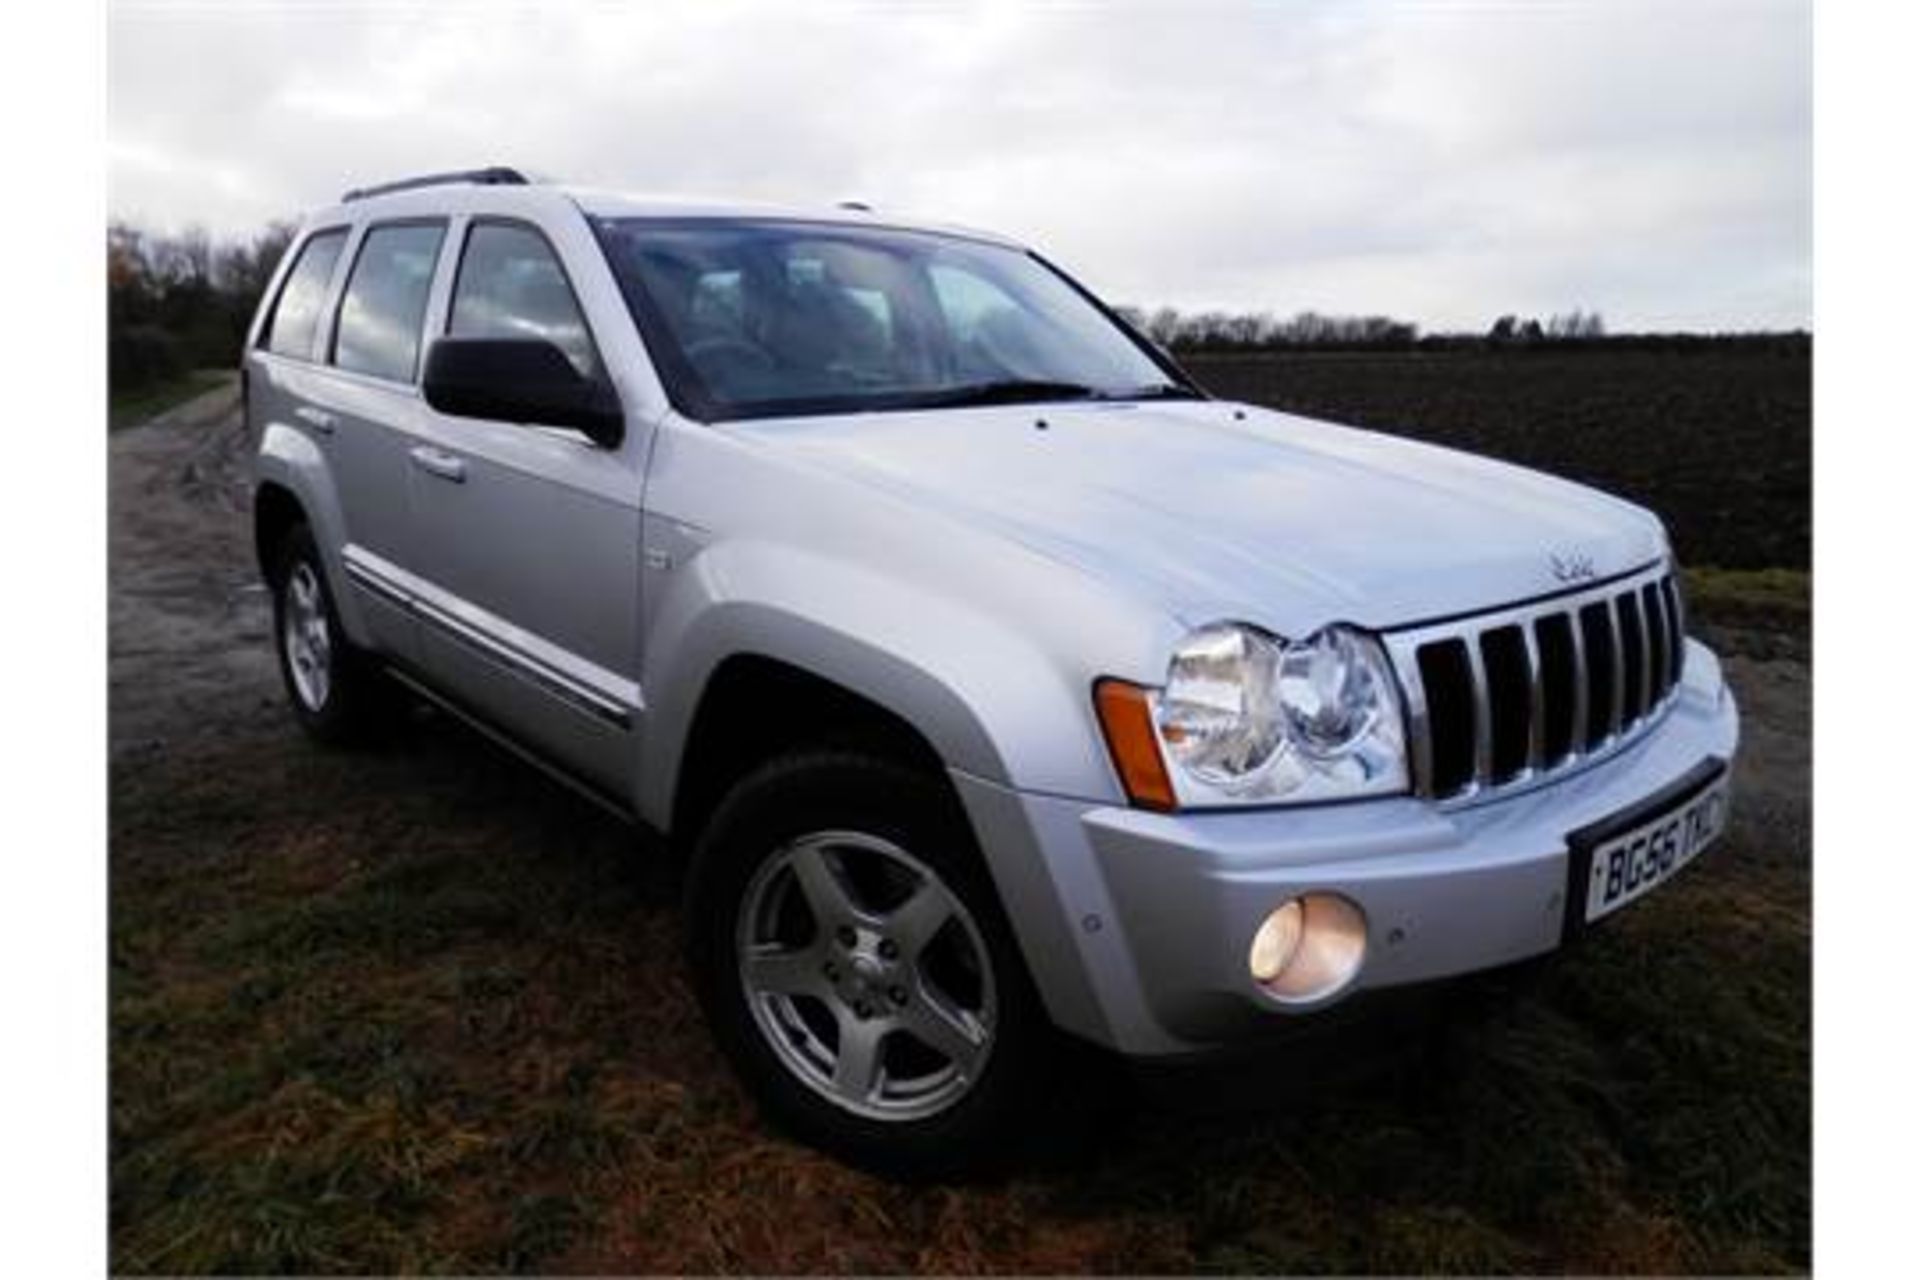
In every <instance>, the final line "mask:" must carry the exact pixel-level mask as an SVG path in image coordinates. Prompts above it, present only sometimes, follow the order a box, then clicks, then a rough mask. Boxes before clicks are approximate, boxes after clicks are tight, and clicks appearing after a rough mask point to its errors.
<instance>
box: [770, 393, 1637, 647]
mask: <svg viewBox="0 0 1920 1280" xmlns="http://www.w3.org/2000/svg"><path fill="white" fill-rule="evenodd" d="M752 430H753V431H754V433H755V434H756V435H764V438H765V439H766V440H767V441H768V442H769V443H770V444H772V445H773V447H775V448H777V449H780V450H783V451H791V452H792V453H793V454H794V455H795V456H796V457H797V458H798V457H803V458H805V459H806V460H808V461H810V462H812V463H814V464H816V465H821V466H825V467H828V468H831V469H832V470H834V471H837V472H839V473H841V474H844V475H847V476H849V477H852V478H856V479H860V480H863V481H865V482H867V483H870V484H872V485H876V486H879V487H881V488H883V489H886V490H889V491H891V492H893V493H895V494H897V495H900V496H903V497H904V498H906V499H907V500H908V501H910V502H912V503H913V504H914V505H915V506H916V507H919V508H921V509H933V510H938V511H942V512H945V513H947V514H949V515H951V516H953V517H955V518H959V519H962V520H966V521H968V522H970V523H972V524H974V525H976V526H983V527H986V528H989V529H991V530H994V531H997V532H999V533H1000V534H1002V535H1004V536H1005V537H1007V538H1010V539H1013V540H1014V541H1016V542H1018V543H1020V544H1022V545H1024V546H1026V547H1028V548H1030V549H1032V550H1033V551H1036V552H1038V553H1040V554H1043V555H1046V556H1048V557H1051V558H1053V559H1055V560H1059V561H1063V562H1066V563H1069V564H1072V565H1074V566H1077V567H1079V568H1081V569H1083V570H1085V571H1087V572H1089V573H1095V574H1099V575H1101V576H1103V577H1105V578H1107V579H1110V580H1111V581H1113V582H1114V583H1115V584H1117V585H1119V586H1121V587H1122V588H1123V589H1127V590H1131V591H1135V592H1138V593H1142V594H1145V595H1148V596H1150V597H1152V599H1153V601H1154V602H1155V603H1156V604H1158V605H1160V606H1162V607H1164V608H1166V609H1167V610H1169V611H1170V612H1172V613H1173V615H1174V616H1175V617H1177V618H1179V619H1180V620H1182V621H1183V622H1186V623H1189V624H1199V623H1203V622H1208V621H1215V620H1221V619H1237V620H1244V621H1249V622H1255V623H1258V624H1260V625H1263V626H1266V627H1269V628H1271V629H1273V630H1274V631H1276V632H1278V633H1280V634H1292V635H1300V634H1305V633H1306V632H1309V631H1311V630H1313V629H1314V628H1317V627H1319V626H1323V625H1325V624H1327V623H1329V622H1337V621H1340V622H1351V623H1355V624H1358V625H1361V626H1368V627H1375V628H1385V627H1392V626H1398V625H1405V624H1408V623H1412V622H1417V621H1424V620H1427V619H1431V618H1436V617H1439V616H1442V615H1447V614H1454V613H1461V612H1467V611H1471V610H1475V609H1481V608H1489V607H1492V606H1495V605H1500V604H1504V603H1508V602H1510V601H1515V600H1520V599H1525V598H1529V597H1533V596H1538V595H1543V594H1547V593H1551V592H1554V591H1558V590H1563V589H1565V588H1567V587H1568V586H1570V585H1575V584H1577V583H1578V582H1579V581H1581V580H1584V578H1586V577H1589V576H1591V577H1606V576H1609V575H1611V574H1616V573H1623V572H1626V571H1628V570H1631V569H1634V568H1637V567H1639V566H1641V565H1644V564H1646V563H1648V562H1649V561H1652V560H1654V559H1656V558H1658V557H1660V556H1662V555H1664V554H1666V536H1665V533H1664V532H1663V530H1662V528H1661V526H1660V523H1659V521H1657V520H1656V519H1654V518H1653V517H1652V516H1651V515H1649V514H1648V513H1647V512H1645V511H1643V510H1641V509H1640V508H1638V507H1634V506H1632V505H1630V504H1628V503H1625V502H1622V501H1620V500H1619V499H1616V498H1611V497H1608V496H1607V495H1605V494H1602V493H1599V492H1596V491H1595V490H1592V489H1589V488H1586V487H1584V486H1581V485H1577V484H1574V483H1571V482H1569V481H1565V480H1559V479H1555V478H1553V477H1551V476H1546V475H1542V474H1540V473H1539V472H1535V471H1528V470H1525V469H1523V468H1520V467H1516V466H1511V465H1508V464H1505V463H1499V462H1494V461H1491V460H1489V459H1485V458H1479V457H1475V456H1473V455H1470V454H1464V453H1459V452H1455V451H1453V450H1448V449H1441V448H1437V447H1435V446H1431V445H1425V444H1420V443H1416V442H1414V441H1410V440H1406V439H1402V438H1399V437H1395V436H1389V435H1383V434H1379V433H1376V432H1369V431H1360V430H1355V429H1352V428H1347V427H1339V426H1334V425H1332V424H1329V423H1323V422H1316V421H1313V420H1311V419H1307V418H1299V417H1294V416H1291V415H1287V414H1279V413H1273V412H1271V411H1268V410H1263V409H1257V408H1253V407H1250V406H1239V405H1231V404H1226V403H1222V402H1219V401H1194V402H1185V401H1170V402H1165V403H1151V402H1148V403H1134V404H1126V403H1086V404H1049V405H1021V406H1012V407H992V408H978V409H962V410H951V409H949V410H942V411H938V412H909V413H876V414H861V415H849V416H845V417H834V418H814V419H792V420H787V421H783V422H778V423H774V422H766V423H761V424H756V425H755V426H754V427H753V428H752Z"/></svg>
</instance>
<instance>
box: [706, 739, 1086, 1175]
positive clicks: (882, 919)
mask: <svg viewBox="0 0 1920 1280" xmlns="http://www.w3.org/2000/svg"><path fill="white" fill-rule="evenodd" d="M687 930H688V933H687V941H688V949H689V958H690V960H691V963H692V968H693V977H694V981H695V984H696V986H697V988H698V990H699V993H700V1000H701V1004H702V1005H703V1006H704V1007H705V1009H706V1012H707V1018H708V1021H709V1023H710V1025H711V1026H712V1027H713V1031H714V1037H715V1039H716V1040H717V1041H718V1042H719V1045H720V1047H721V1049H723V1050H724V1051H725V1052H726V1054H727V1057H728V1058H729V1059H730V1060H731V1061H732V1063H733V1065H734V1068H735V1069H736V1070H737V1071H738V1072H739V1074H740V1078H741V1080H742V1081H743V1082H744V1083H745V1084H746V1085H747V1087H748V1088H749V1089H750V1090H751V1091H752V1093H753V1094H754V1096H755V1098H756V1100H757V1101H758V1102H759V1104H760V1106H761V1109H762V1111H763V1112H764V1113H765V1114H766V1116H767V1117H768V1118H769V1119H770V1120H772V1121H773V1122H775V1123H776V1124H778V1125H779V1126H780V1127H782V1128H784V1129H786V1130H787V1131H789V1132H790V1133H793V1134H794V1135H795V1136H797V1137H799V1138H801V1139H803V1140H804V1141H807V1142H810V1143H813V1144H814V1145H816V1146H819V1147H823V1148H825V1149H827V1150H829V1151H831V1152H833V1153H834V1154H836V1155H839V1156H841V1157H842V1158H844V1159H846V1160H849V1161H851V1162H852V1163H855V1164H858V1165H861V1166H864V1167H866V1168H868V1169H872V1170H874V1171H876V1172H880V1173H884V1174H888V1175H892V1176H896V1177H905V1178H912V1179H920V1178H929V1177H947V1176H952V1175H956V1174H963V1173H969V1172H974V1171H978V1170H979V1169H981V1168H982V1167H984V1166H990V1165H996V1164H1005V1163H1006V1162H1008V1161H1009V1160H1011V1159H1013V1158H1015V1157H1017V1156H1018V1154H1019V1153H1020V1151H1021V1150H1022V1149H1024V1148H1026V1146H1027V1145H1028V1142H1029V1140H1030V1139H1032V1138H1034V1137H1036V1136H1038V1135H1039V1134H1040V1133H1041V1132H1042V1131H1043V1130H1047V1129H1050V1128H1051V1126H1050V1125H1047V1124H1045V1123H1043V1120H1044V1119H1045V1117H1046V1114H1047V1111H1048V1108H1049V1106H1050V1104H1051V1103H1052V1102H1053V1101H1054V1099H1053V1097H1052V1094H1053V1092H1054V1091H1053V1090H1052V1089H1051V1088H1050V1087H1049V1086H1050V1085H1051V1084H1052V1083H1053V1081H1054V1079H1055V1078H1056V1075H1057V1072H1056V1067H1057V1065H1058V1063H1059V1061H1060V1056H1061V1049H1062V1045H1061V1042H1060V1038H1059V1037H1058V1035H1057V1033H1055V1031H1054V1030H1053V1027H1052V1025H1051V1024H1050V1022H1049V1021H1048V1019H1047V1016H1046V1013H1045V1011H1044V1010H1043V1009H1042V1007H1041V1004H1040V997H1039V994H1038V993H1037V992H1036V991H1035V989H1034V986H1033V980H1032V979H1031V978H1030V977H1029V976H1028V974H1027V970H1026V967H1025V964H1024V962H1023V960H1022V957H1021V955H1020V949H1019V946H1018V945H1017V944H1016V943H1015V941H1014V937H1013V930H1012V928H1011V927H1010V926H1009V924H1008V922H1007V918H1006V913H1005V912H1004V910H1003V909H1002V907H1001V904H1000V900H999V898H998V897H997V896H996V894H995V892H994V885H993V881H992V878H991V877H990V876H989V874H988V871H987V867H986V864H985V861H984V859H983V858H982V857H981V855H980V851H979V849H978V847H977V846H976V845H975V843H974V839H973V832H972V828H971V826H970V825H969V824H968V822H967V820H966V815H965V814H964V813H963V812H962V811H961V810H960V807H959V804H958V802H957V800H956V799H955V798H954V796H953V794H952V792H951V791H950V790H949V789H948V788H947V787H946V786H945V784H944V781H943V780H942V779H941V778H940V777H939V776H938V775H937V774H935V773H933V772H932V771H930V770H927V769H924V768H921V769H914V768H907V767H903V766H902V765H900V764H896V763H893V762H891V761H888V760H885V759H881V758H879V757H877V756H874V755H869V754H867V753H865V752H863V751H858V750H849V749H845V748H823V749H820V750H815V751H806V752H800V753H796V754H794V755H791V756H786V757H783V758H780V759H776V760H772V761H769V762H768V763H766V764H765V765H762V766H761V767H760V768H758V769H756V770H754V771H753V772H752V773H751V774H749V775H748V776H747V777H745V778H742V779H741V780H740V781H739V782H738V783H737V784H735V786H734V787H733V788H732V790H731V791H730V792H729V793H728V795H727V796H726V798H725V799H724V800H723V801H722V802H721V804H720V806H719V808H718V810H717V811H716V812H715V814H714V816H713V818H712V819H711V820H710V821H709V822H708V823H707V825H706V829H705V831H704V832H702V834H701V837H700V842H699V847H698V848H697V849H696V850H695V851H694V858H693V866H692V868H691V873H690V875H689V877H688V882H687Z"/></svg>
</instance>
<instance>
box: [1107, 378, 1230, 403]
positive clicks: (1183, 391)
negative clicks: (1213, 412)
mask: <svg viewBox="0 0 1920 1280" xmlns="http://www.w3.org/2000/svg"><path fill="white" fill-rule="evenodd" d="M1100 398H1101V399H1102V400H1201V399H1204V398H1205V397H1204V396H1202V395H1201V394H1200V393H1199V392H1198V391H1195V390H1194V389H1193V388H1192V387H1183V386H1181V385H1180V384H1179V383H1177V382H1155V383H1152V384H1151V385H1149V386H1144V387H1135V388H1133V390H1131V391H1108V392H1105V393H1103V394H1102V395H1101V397H1100Z"/></svg>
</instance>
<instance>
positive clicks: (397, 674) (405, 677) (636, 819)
mask: <svg viewBox="0 0 1920 1280" xmlns="http://www.w3.org/2000/svg"><path fill="white" fill-rule="evenodd" d="M386 671H387V674H388V675H390V676H392V677H393V678H394V679H395V680H396V681H398V682H399V683H400V684H402V685H405V686H406V687H407V689H408V690H409V691H411V692H413V693H416V694H418V695H419V696H420V697H422V698H425V699H426V700H427V701H428V702H430V703H432V704H433V705H434V706H436V707H438V708H439V709H440V710H442V711H444V712H446V713H447V714H448V715H450V716H452V717H453V718H454V719H456V720H458V721H460V722H461V723H462V724H464V725H466V726H467V727H468V728H469V729H472V730H473V731H474V732H476V733H478V734H479V735H480V736H481V737H483V738H486V739H487V740H488V741H489V742H492V743H493V744H494V745H495V746H498V747H502V748H504V749H505V750H507V751H508V752H510V753H511V754H513V755H515V756H517V757H519V758H520V759H521V760H522V761H524V762H525V763H527V764H530V765H532V766H533V767H534V768H536V769H538V770H539V771H540V772H541V773H544V774H546V775H547V777H549V778H551V779H552V780H553V781H555V782H557V783H559V784H560V785H561V786H563V787H565V788H567V789H568V790H569V791H572V792H574V793H575V794H576V795H578V796H580V797H582V798H583V799H586V800H590V801H592V802H593V803H594V805H595V806H597V807H598V808H600V809H603V810H605V811H606V812H607V813H609V814H612V815H613V816H614V817H616V818H618V819H620V821H622V822H624V823H626V824H627V825H628V826H630V827H635V828H638V829H639V830H641V831H644V832H647V833H648V834H649V835H651V836H653V837H655V838H656V839H659V840H661V841H665V840H666V835H665V833H664V832H661V831H659V830H657V829H656V828H655V827H654V826H653V825H652V824H651V823H649V822H647V821H646V820H645V819H643V818H641V817H640V815H639V814H638V813H636V812H634V810H633V808H632V806H630V805H628V804H626V803H625V802H624V801H622V800H620V799H619V798H618V797H616V796H614V795H613V794H612V793H611V792H608V791H606V790H604V789H602V788H600V787H597V786H595V785H594V784H593V783H591V782H587V781H585V780H584V779H581V778H579V777H577V776H575V775H574V774H573V773H572V772H570V771H569V770H567V769H566V768H564V767H562V766H561V765H558V764H556V763H554V762H553V761H552V760H550V759H548V758H547V757H546V756H544V755H542V754H541V753H540V752H538V751H536V750H534V749H533V748H532V747H529V746H527V745H526V744H525V743H523V742H521V741H519V740H518V739H516V738H514V737H513V736H512V735H510V734H509V733H508V732H507V731H506V730H504V729H502V728H500V727H499V726H498V725H495V724H494V723H493V722H491V721H490V720H487V719H486V718H485V717H483V716H481V715H480V714H479V713H478V712H475V711H471V710H469V709H468V708H466V707H465V706H463V705H461V704H460V703H459V702H458V701H456V700H455V699H453V698H450V697H448V696H447V695H446V694H444V693H441V692H440V691H439V690H438V689H435V688H433V686H431V685H429V684H427V683H426V682H425V681H424V680H422V679H420V678H419V677H417V676H415V675H414V674H413V673H412V672H410V671H408V670H406V669H405V668H404V667H400V666H396V665H394V664H393V663H391V662H389V663H388V664H387V666H386Z"/></svg>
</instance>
